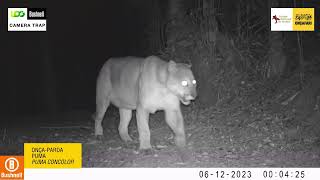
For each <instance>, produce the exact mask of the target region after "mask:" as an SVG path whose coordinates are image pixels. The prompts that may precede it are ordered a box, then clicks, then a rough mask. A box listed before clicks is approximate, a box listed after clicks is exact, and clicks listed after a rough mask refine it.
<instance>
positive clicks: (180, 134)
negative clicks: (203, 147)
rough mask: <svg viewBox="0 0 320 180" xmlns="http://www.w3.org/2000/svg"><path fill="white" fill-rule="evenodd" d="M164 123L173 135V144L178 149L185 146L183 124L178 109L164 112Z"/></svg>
mask: <svg viewBox="0 0 320 180" xmlns="http://www.w3.org/2000/svg"><path fill="white" fill-rule="evenodd" d="M165 114H166V122H167V123H168V125H169V126H170V128H171V129H172V130H173V132H174V133H175V143H176V145H177V146H178V147H184V146H185V145H186V136H185V132H184V122H183V117H182V114H181V110H180V108H179V109H177V110H165Z"/></svg>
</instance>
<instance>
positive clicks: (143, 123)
mask: <svg viewBox="0 0 320 180" xmlns="http://www.w3.org/2000/svg"><path fill="white" fill-rule="evenodd" d="M136 117H137V125H138V132H139V141H140V149H151V144H150V129H149V112H147V111H146V110H145V109H144V108H142V107H138V108H137V111H136Z"/></svg>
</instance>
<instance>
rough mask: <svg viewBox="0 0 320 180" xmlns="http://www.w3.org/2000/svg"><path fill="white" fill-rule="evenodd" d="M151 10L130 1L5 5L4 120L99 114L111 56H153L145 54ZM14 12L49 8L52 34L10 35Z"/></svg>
mask: <svg viewBox="0 0 320 180" xmlns="http://www.w3.org/2000/svg"><path fill="white" fill-rule="evenodd" d="M146 5H148V3H143V1H139V2H133V1H130V0H121V1H112V2H109V1H90V2H89V1H65V2H63V3H58V2H56V1H14V2H9V1H5V2H4V1H2V2H1V31H2V32H1V44H3V45H4V46H3V47H2V48H1V64H3V65H1V66H2V68H3V71H2V72H4V77H5V80H4V81H3V82H2V85H1V89H2V90H1V91H3V93H1V94H2V95H1V99H2V100H1V107H0V113H1V115H10V116H12V115H26V114H37V113H45V112H47V111H51V109H52V108H55V109H54V110H55V111H56V110H57V111H67V110H70V109H73V108H80V109H81V108H83V109H88V110H92V111H94V110H93V109H94V104H95V102H94V101H95V82H96V77H97V74H98V72H99V69H100V67H101V66H102V64H103V63H104V62H105V61H106V60H107V59H108V58H109V57H111V56H112V57H114V56H126V55H136V56H144V55H146V53H147V52H145V51H144V50H143V48H142V45H143V43H144V42H143V41H145V39H144V38H143V33H144V28H145V26H146V24H147V23H148V22H147V20H148V19H147V18H148V14H147V13H146V12H147V11H146V8H147V7H145V6H146ZM8 7H35V8H36V7H39V8H47V32H6V31H7V8H8ZM49 81H50V82H49ZM46 98H47V99H46ZM48 102H50V104H48ZM52 103H55V104H52ZM53 106H55V107H53Z"/></svg>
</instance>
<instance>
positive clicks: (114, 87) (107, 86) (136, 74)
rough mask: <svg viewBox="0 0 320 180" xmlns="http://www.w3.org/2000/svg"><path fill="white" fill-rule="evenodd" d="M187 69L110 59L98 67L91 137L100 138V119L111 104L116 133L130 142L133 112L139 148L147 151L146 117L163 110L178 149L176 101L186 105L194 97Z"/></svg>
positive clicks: (180, 125) (181, 141)
mask: <svg viewBox="0 0 320 180" xmlns="http://www.w3.org/2000/svg"><path fill="white" fill-rule="evenodd" d="M190 68H191V66H190V65H187V64H183V63H175V62H174V61H170V62H166V61H163V60H161V59H160V58H158V57H156V56H149V57H147V58H137V57H124V58H110V59H109V60H108V61H107V62H106V63H105V64H104V65H103V67H102V69H101V71H100V73H99V76H98V79H97V87H96V88H97V89H96V114H95V135H96V136H101V135H103V128H102V120H103V117H104V114H105V112H106V110H107V108H108V106H109V105H110V103H112V104H113V105H114V106H116V107H118V108H119V112H120V123H119V128H118V130H119V134H120V137H121V139H122V140H123V141H132V139H131V137H130V136H129V134H128V125H129V122H130V120H131V117H132V110H136V119H137V127H138V132H139V142H140V149H151V144H150V129H149V114H150V113H155V112H156V111H158V110H164V111H165V119H166V122H167V124H168V125H169V126H170V128H171V129H172V130H173V132H174V133H175V143H176V145H177V146H178V147H184V146H185V144H186V138H185V131H184V122H183V117H182V113H181V109H180V102H182V103H183V104H184V105H189V104H190V101H191V100H194V99H195V98H196V96H197V92H196V80H195V79H194V76H193V73H192V71H191V69H190Z"/></svg>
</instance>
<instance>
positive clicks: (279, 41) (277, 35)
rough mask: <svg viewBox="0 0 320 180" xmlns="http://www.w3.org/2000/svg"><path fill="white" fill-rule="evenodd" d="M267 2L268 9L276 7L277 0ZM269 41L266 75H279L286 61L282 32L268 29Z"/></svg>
mask: <svg viewBox="0 0 320 180" xmlns="http://www.w3.org/2000/svg"><path fill="white" fill-rule="evenodd" d="M268 2H269V3H268V5H269V9H270V8H271V7H278V5H279V2H278V0H271V1H268ZM270 13H271V12H270V11H269V17H271V14H270ZM269 24H270V23H269ZM270 26H271V24H270ZM269 29H271V28H269ZM269 43H270V49H269V52H268V54H269V57H268V62H269V63H270V66H269V73H268V77H275V76H280V75H282V73H283V72H284V69H285V66H286V61H287V58H286V56H285V54H284V52H283V47H284V44H283V37H282V32H276V31H270V33H269Z"/></svg>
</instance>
